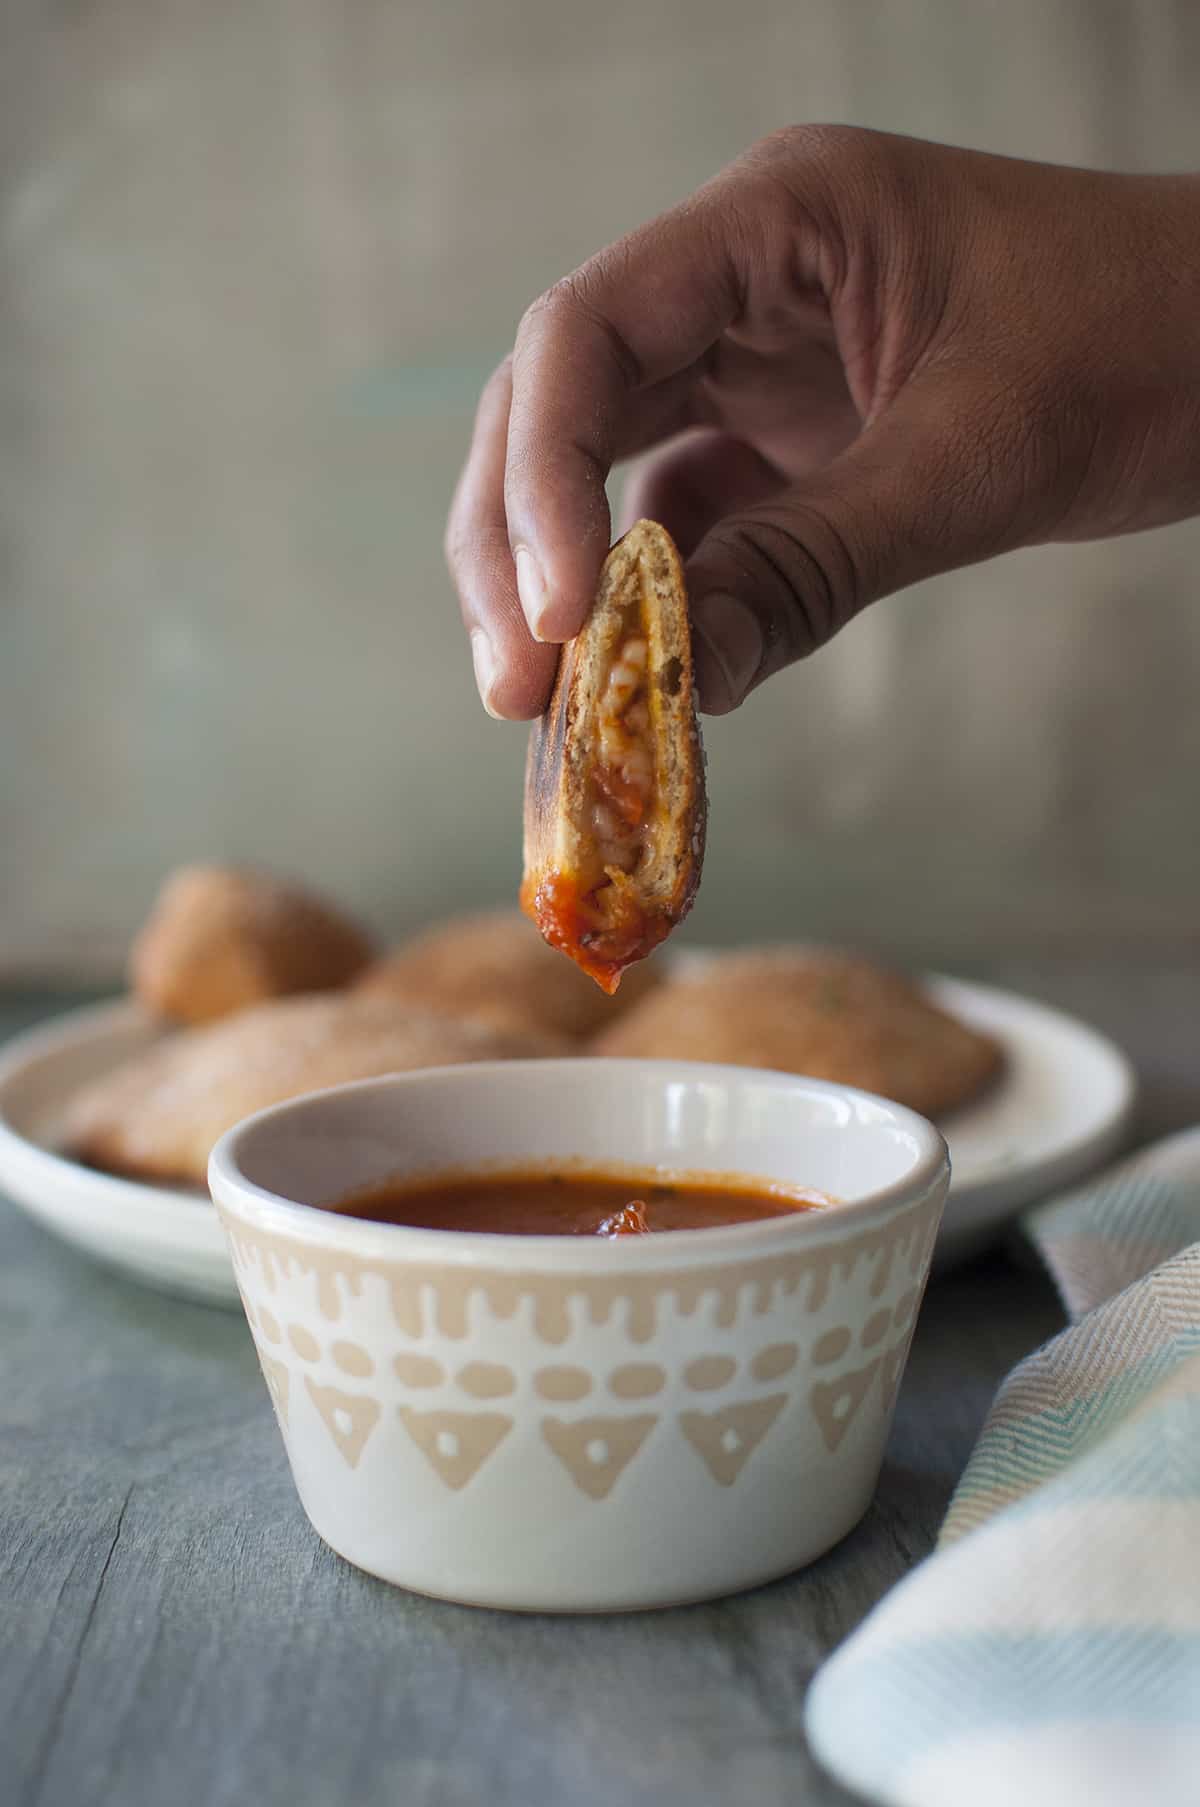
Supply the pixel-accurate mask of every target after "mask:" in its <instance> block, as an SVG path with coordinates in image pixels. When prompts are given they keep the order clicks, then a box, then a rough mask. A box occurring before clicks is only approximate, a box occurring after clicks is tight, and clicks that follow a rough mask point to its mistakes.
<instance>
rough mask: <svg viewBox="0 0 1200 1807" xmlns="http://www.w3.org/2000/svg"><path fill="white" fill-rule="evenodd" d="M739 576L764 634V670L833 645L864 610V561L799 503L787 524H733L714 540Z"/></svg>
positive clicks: (828, 524) (781, 520)
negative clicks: (860, 562) (835, 637)
mask: <svg viewBox="0 0 1200 1807" xmlns="http://www.w3.org/2000/svg"><path fill="white" fill-rule="evenodd" d="M713 537H714V539H716V540H718V541H719V542H720V550H721V552H722V553H723V555H724V556H725V557H726V558H727V559H728V560H729V561H730V562H731V564H732V565H733V566H734V567H735V568H736V569H737V570H738V571H739V573H740V574H741V576H742V580H743V595H744V596H745V597H746V600H747V601H748V602H749V603H750V604H751V606H752V607H753V608H754V609H755V612H756V613H757V615H758V617H759V624H760V626H761V628H762V630H763V640H764V659H763V666H764V670H774V669H776V668H777V667H779V666H781V665H786V664H790V663H791V662H792V661H793V660H795V659H800V658H803V657H804V656H805V655H806V654H808V653H810V652H812V651H814V650H815V649H816V648H817V647H818V646H823V645H824V643H825V642H826V641H827V640H829V639H831V638H832V637H833V635H834V634H835V633H836V632H837V631H838V629H839V628H840V627H842V626H844V624H845V623H846V622H847V621H849V620H850V618H851V616H853V615H854V614H856V613H857V611H858V609H859V607H860V606H861V599H862V591H863V587H862V583H861V580H860V576H859V571H858V566H857V562H856V560H855V559H854V557H853V555H852V552H851V549H850V547H849V545H848V544H847V542H846V541H845V539H844V538H843V536H842V535H841V534H840V533H839V532H838V530H837V529H836V528H835V527H834V526H833V524H832V523H831V522H830V521H829V520H828V519H827V518H826V517H825V516H824V515H822V514H819V513H818V512H817V511H816V510H815V509H812V508H809V507H807V506H805V505H804V504H803V503H800V502H797V503H795V504H794V505H793V506H792V507H790V508H789V510H788V514H787V516H786V518H780V517H778V516H775V517H771V518H769V519H768V518H762V519H756V518H755V517H754V516H753V515H750V516H747V517H746V518H745V519H743V520H741V521H739V522H737V523H731V525H730V527H729V528H728V529H727V530H726V531H725V532H722V531H721V530H720V529H718V530H717V533H716V534H715V535H714V536H713Z"/></svg>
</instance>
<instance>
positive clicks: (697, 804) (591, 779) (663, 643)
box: [521, 521, 705, 992]
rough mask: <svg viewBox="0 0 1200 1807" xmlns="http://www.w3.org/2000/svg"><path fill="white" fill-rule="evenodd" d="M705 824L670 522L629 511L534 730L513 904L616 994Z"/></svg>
mask: <svg viewBox="0 0 1200 1807" xmlns="http://www.w3.org/2000/svg"><path fill="white" fill-rule="evenodd" d="M704 825H705V796H704V756H703V751H702V748H701V744H700V727H699V723H698V722H697V720H696V707H695V701H694V693H693V671H692V643H691V633H690V629H689V624H688V609H687V592H686V589H685V587H684V581H683V568H682V566H681V564H680V560H679V554H678V552H677V551H676V549H675V545H674V542H673V541H672V539H671V536H670V534H669V533H668V532H667V531H666V529H665V528H664V527H660V526H658V524H657V523H656V522H654V521H639V522H638V524H637V526H636V527H633V528H631V529H630V531H629V532H628V533H627V534H626V535H625V537H624V539H622V540H619V541H618V542H617V544H616V545H615V546H614V547H613V549H612V551H611V552H610V553H609V555H608V558H607V559H606V560H605V563H604V569H603V571H602V572H601V574H600V585H599V589H598V591H597V595H596V601H595V603H594V605H593V607H592V612H591V614H590V615H589V617H588V619H587V622H586V623H585V625H584V627H583V629H582V630H581V632H580V633H579V634H578V635H577V636H576V638H575V639H574V640H572V641H570V642H569V643H568V644H567V645H566V646H564V648H563V651H562V657H561V659H560V662H559V668H558V676H557V679H556V681H555V685H554V691H553V694H552V695H551V698H550V704H549V707H548V708H547V710H546V713H545V715H544V716H543V717H542V718H541V720H540V721H539V722H537V723H535V725H534V728H533V732H532V734H531V735H530V740H529V757H528V761H527V764H526V772H525V877H524V881H523V883H522V886H521V905H522V908H523V909H524V910H525V912H526V914H527V915H529V916H531V917H532V918H533V920H534V922H536V924H537V926H538V928H539V929H540V930H541V932H542V934H543V936H544V937H545V939H546V940H547V941H548V942H549V943H550V945H551V946H552V947H557V948H561V950H562V951H563V953H565V954H569V955H570V957H571V958H572V959H573V960H575V961H576V962H577V963H578V964H579V965H580V966H581V967H582V968H583V970H584V971H585V972H586V973H589V974H590V975H591V977H592V978H593V979H595V981H596V983H597V984H598V985H599V986H600V987H601V988H602V990H604V991H607V992H614V991H615V990H616V989H617V986H618V985H619V983H620V980H621V974H622V972H623V971H624V969H625V968H626V967H627V966H630V965H632V963H633V962H634V961H635V960H641V959H644V958H645V956H646V955H647V954H648V953H650V952H651V951H652V949H654V948H655V947H657V946H658V944H659V942H661V941H663V940H665V938H666V937H667V936H668V935H669V934H670V932H671V930H672V929H673V928H674V927H675V926H676V925H677V924H678V923H680V922H682V920H683V918H684V916H686V914H687V912H688V909H689V908H690V906H691V902H692V899H693V897H694V896H695V894H696V887H697V886H698V884H699V883H700V866H701V861H702V859H703V855H704Z"/></svg>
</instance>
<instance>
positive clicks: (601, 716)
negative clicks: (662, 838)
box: [522, 605, 670, 992]
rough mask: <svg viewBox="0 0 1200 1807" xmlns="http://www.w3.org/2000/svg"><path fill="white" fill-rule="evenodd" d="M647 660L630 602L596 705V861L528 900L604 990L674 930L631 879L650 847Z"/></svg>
mask: <svg viewBox="0 0 1200 1807" xmlns="http://www.w3.org/2000/svg"><path fill="white" fill-rule="evenodd" d="M648 663H649V646H648V644H647V641H646V637H645V635H644V634H643V633H642V631H641V624H640V622H639V620H638V618H637V609H636V607H634V606H632V605H631V607H630V609H629V612H628V614H627V617H626V620H625V623H624V628H623V632H622V635H621V638H620V640H619V642H618V645H617V650H616V652H615V654H614V656H613V661H612V664H611V666H610V668H609V672H608V676H607V678H606V679H605V683H604V688H603V690H602V692H601V694H600V697H599V700H598V704H597V709H596V727H595V740H594V744H593V746H592V748H591V760H590V791H591V795H590V798H589V802H588V809H589V819H588V821H587V823H586V830H587V832H588V833H589V834H590V837H591V841H592V845H593V847H594V849H595V857H594V860H593V862H592V864H591V866H590V867H589V869H588V870H586V871H583V872H580V873H578V874H572V875H570V876H568V875H567V874H566V873H562V872H556V873H553V874H551V875H549V876H548V877H547V878H546V879H544V880H543V881H542V883H541V884H539V885H538V886H537V887H536V889H535V890H534V892H533V895H532V896H528V897H523V898H522V902H523V903H524V905H525V907H526V909H527V910H528V911H529V913H530V914H531V915H532V916H533V918H534V920H535V921H536V923H537V925H538V927H539V929H540V930H541V932H542V934H543V935H544V936H545V938H546V940H547V941H549V942H550V943H551V945H552V946H554V947H558V948H561V949H562V950H563V952H564V953H567V954H569V955H570V956H571V958H572V959H573V960H575V961H577V962H578V964H579V965H580V966H581V967H582V968H583V970H584V971H585V972H586V973H589V974H590V975H591V977H592V978H593V979H595V980H596V982H597V984H598V985H600V986H601V987H602V988H603V989H604V990H605V991H607V992H614V991H615V990H616V989H617V986H618V984H619V983H620V978H621V973H622V971H623V970H624V968H625V967H626V966H629V965H630V964H631V963H632V962H633V961H634V960H641V959H643V958H644V957H645V955H647V954H648V953H650V952H651V950H652V949H653V948H655V947H657V945H658V943H659V942H660V941H662V940H663V939H664V938H665V936H666V934H667V932H668V929H669V926H670V925H669V924H668V923H667V922H665V921H663V920H662V919H661V918H658V917H655V916H653V915H651V914H648V913H647V911H646V910H645V909H644V908H643V906H642V904H641V903H640V902H639V900H638V895H637V886H636V884H634V883H633V882H632V881H633V879H634V878H635V876H636V874H637V871H638V869H639V867H640V866H641V865H642V864H643V862H644V861H645V859H646V858H647V856H648V854H649V853H650V852H651V850H652V846H653V840H652V837H653V819H652V814H653V812H652V803H653V798H654V745H653V736H652V734H651V724H650V702H649V687H648Z"/></svg>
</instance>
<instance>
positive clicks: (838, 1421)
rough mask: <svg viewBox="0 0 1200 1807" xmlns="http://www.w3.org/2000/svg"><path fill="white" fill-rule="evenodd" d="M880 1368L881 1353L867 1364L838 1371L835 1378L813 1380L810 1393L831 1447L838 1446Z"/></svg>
mask: <svg viewBox="0 0 1200 1807" xmlns="http://www.w3.org/2000/svg"><path fill="white" fill-rule="evenodd" d="M878 1368H879V1357H878V1356H876V1357H875V1360H874V1361H872V1362H868V1363H867V1365H866V1367H865V1368H852V1369H851V1371H850V1372H849V1373H848V1374H839V1375H838V1378H837V1379H836V1380H818V1381H815V1382H814V1383H813V1389H812V1392H811V1393H810V1394H809V1396H808V1397H809V1400H810V1401H811V1403H812V1409H813V1411H814V1413H815V1414H816V1419H817V1423H818V1424H819V1425H820V1427H821V1435H822V1436H823V1437H824V1439H825V1444H826V1447H827V1448H828V1449H830V1450H835V1449H836V1448H837V1447H838V1444H839V1443H840V1442H841V1440H842V1438H843V1437H844V1436H845V1435H846V1432H847V1431H848V1430H849V1428H850V1423H851V1420H852V1419H853V1417H854V1414H855V1413H856V1412H857V1410H858V1408H859V1406H860V1405H861V1404H862V1402H863V1400H864V1399H865V1398H866V1396H867V1394H868V1392H869V1391H870V1388H871V1382H872V1381H873V1380H874V1378H875V1375H876V1372H877V1370H878Z"/></svg>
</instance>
